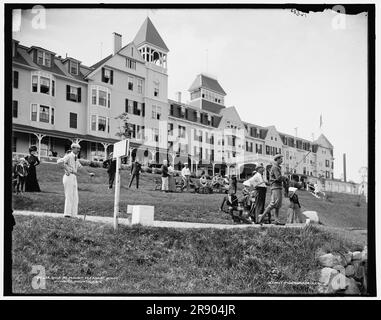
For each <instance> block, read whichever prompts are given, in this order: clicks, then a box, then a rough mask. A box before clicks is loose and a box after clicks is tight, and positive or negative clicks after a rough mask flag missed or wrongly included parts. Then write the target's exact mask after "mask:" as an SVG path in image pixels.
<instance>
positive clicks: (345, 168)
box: [343, 153, 347, 182]
mask: <svg viewBox="0 0 381 320" xmlns="http://www.w3.org/2000/svg"><path fill="white" fill-rule="evenodd" d="M343 170H344V182H347V159H346V154H345V153H344V154H343Z"/></svg>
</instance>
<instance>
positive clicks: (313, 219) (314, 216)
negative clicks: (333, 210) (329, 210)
mask: <svg viewBox="0 0 381 320" xmlns="http://www.w3.org/2000/svg"><path fill="white" fill-rule="evenodd" d="M302 213H303V215H304V216H305V217H306V220H307V219H309V221H310V222H309V223H319V216H318V213H317V212H316V211H304V212H302Z"/></svg>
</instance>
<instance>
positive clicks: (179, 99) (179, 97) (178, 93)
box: [176, 91, 181, 103]
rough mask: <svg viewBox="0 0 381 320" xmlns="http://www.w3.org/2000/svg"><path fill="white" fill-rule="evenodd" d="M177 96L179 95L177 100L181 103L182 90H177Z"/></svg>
mask: <svg viewBox="0 0 381 320" xmlns="http://www.w3.org/2000/svg"><path fill="white" fill-rule="evenodd" d="M176 97H177V102H178V103H181V92H180V91H178V92H176Z"/></svg>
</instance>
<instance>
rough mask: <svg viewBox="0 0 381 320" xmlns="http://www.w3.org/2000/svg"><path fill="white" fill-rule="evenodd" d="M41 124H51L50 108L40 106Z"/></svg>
mask: <svg viewBox="0 0 381 320" xmlns="http://www.w3.org/2000/svg"><path fill="white" fill-rule="evenodd" d="M40 122H46V123H49V107H47V106H42V105H40Z"/></svg>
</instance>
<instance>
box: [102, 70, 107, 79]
mask: <svg viewBox="0 0 381 320" xmlns="http://www.w3.org/2000/svg"><path fill="white" fill-rule="evenodd" d="M102 82H106V79H105V68H102Z"/></svg>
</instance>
